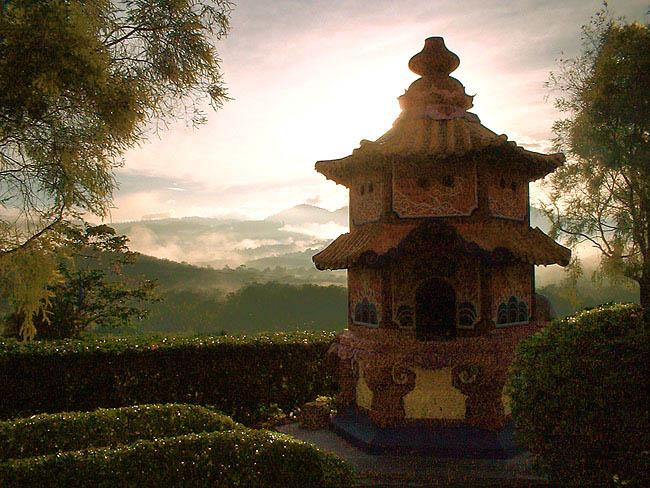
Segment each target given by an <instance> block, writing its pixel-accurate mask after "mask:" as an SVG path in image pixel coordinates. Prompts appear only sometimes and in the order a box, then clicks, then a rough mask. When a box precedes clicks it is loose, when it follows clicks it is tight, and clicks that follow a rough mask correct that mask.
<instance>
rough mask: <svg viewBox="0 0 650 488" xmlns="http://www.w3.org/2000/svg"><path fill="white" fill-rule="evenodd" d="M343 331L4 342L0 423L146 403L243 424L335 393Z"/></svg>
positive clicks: (0, 343)
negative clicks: (331, 352)
mask: <svg viewBox="0 0 650 488" xmlns="http://www.w3.org/2000/svg"><path fill="white" fill-rule="evenodd" d="M334 337H335V334H334V333H331V332H330V333H328V332H320V333H318V332H311V333H308V332H294V333H288V334H287V333H285V334H259V335H254V336H197V337H177V338H170V337H162V338H161V337H144V336H133V337H122V338H97V339H86V340H65V341H31V342H18V341H16V340H12V339H7V340H3V341H0V398H2V402H1V403H0V418H10V417H14V416H18V415H28V414H32V413H37V412H61V411H69V410H91V409H93V408H97V407H117V406H126V405H133V404H138V403H167V402H178V403H193V404H200V405H214V406H215V407H216V408H218V409H219V410H221V411H224V412H226V413H227V414H229V415H233V416H234V417H235V418H236V419H238V420H240V421H254V420H256V419H255V418H254V417H255V415H256V412H258V410H259V408H260V406H262V405H269V404H272V403H275V404H277V405H278V407H279V408H281V409H282V410H283V411H285V412H291V411H294V410H295V409H296V408H298V407H299V406H300V405H302V404H303V403H305V402H307V401H309V400H312V399H313V398H315V397H316V396H318V395H320V394H329V393H332V392H333V391H334V379H333V377H334V371H333V370H331V369H328V367H327V366H326V363H325V361H324V358H325V356H326V354H327V350H328V348H329V347H330V345H331V343H332V341H333V340H334Z"/></svg>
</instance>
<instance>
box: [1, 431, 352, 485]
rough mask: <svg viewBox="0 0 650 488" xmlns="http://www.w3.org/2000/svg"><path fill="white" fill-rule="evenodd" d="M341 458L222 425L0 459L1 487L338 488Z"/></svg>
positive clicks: (345, 474) (344, 476)
mask: <svg viewBox="0 0 650 488" xmlns="http://www.w3.org/2000/svg"><path fill="white" fill-rule="evenodd" d="M352 481H353V475H352V471H351V470H350V467H349V465H348V464H347V463H346V462H345V461H343V460H341V459H340V458H338V457H336V456H334V455H333V454H329V453H327V452H324V451H320V450H318V449H316V448H314V447H312V446H311V445H309V444H305V443H302V442H299V441H296V440H294V439H291V438H289V437H287V436H283V435H281V434H277V433H272V432H268V431H246V432H241V431H227V432H211V433H204V434H189V435H185V436H179V437H173V438H167V439H160V440H154V441H139V442H137V443H135V444H132V445H129V446H119V447H115V448H103V449H96V450H89V451H74V452H66V453H62V454H56V455H49V456H41V457H34V458H26V459H18V460H13V461H9V462H5V463H0V486H11V487H13V488H23V487H24V488H27V487H30V488H31V487H34V486H48V487H53V488H57V487H66V488H75V487H93V488H95V487H107V488H115V487H116V486H129V487H145V486H146V487H165V488H167V487H172V486H173V487H192V488H194V487H196V488H201V487H217V486H218V487H220V488H229V487H249V488H262V487H264V488H271V487H273V488H289V487H296V488H298V487H300V488H307V487H309V488H339V487H340V488H345V487H351V486H352Z"/></svg>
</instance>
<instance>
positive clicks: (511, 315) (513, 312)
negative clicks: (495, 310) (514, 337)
mask: <svg viewBox="0 0 650 488" xmlns="http://www.w3.org/2000/svg"><path fill="white" fill-rule="evenodd" d="M518 319H519V302H518V301H517V298H516V297H514V296H512V297H510V300H508V323H511V324H512V323H514V322H517V320H518Z"/></svg>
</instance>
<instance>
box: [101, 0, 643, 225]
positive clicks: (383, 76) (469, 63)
mask: <svg viewBox="0 0 650 488" xmlns="http://www.w3.org/2000/svg"><path fill="white" fill-rule="evenodd" d="M601 6H602V0H535V1H532V0H402V1H388V0H347V1H343V0H311V1H308V0H274V1H266V0H237V1H236V5H235V7H234V10H233V12H232V16H231V29H230V32H229V35H228V37H227V38H225V39H223V40H221V41H219V42H218V44H217V48H218V51H219V55H220V57H221V60H222V63H221V67H222V70H223V75H224V80H225V83H226V86H227V90H228V93H229V96H230V97H231V98H232V100H231V101H228V102H226V104H225V105H224V107H223V108H222V109H220V110H218V111H216V112H213V111H210V112H208V114H207V115H208V121H207V123H206V124H204V125H202V126H200V127H199V128H198V129H191V128H187V127H186V125H185V123H183V122H179V123H178V124H176V125H172V126H171V127H170V128H169V129H168V130H163V131H161V132H160V133H159V134H158V135H151V136H150V137H149V138H148V140H147V141H145V142H144V143H142V144H141V145H140V146H139V147H137V148H134V149H132V150H130V151H128V152H127V153H126V154H125V156H124V167H123V168H120V169H119V170H118V171H117V174H116V176H117V181H118V184H119V189H118V190H117V192H116V193H115V199H114V205H115V208H113V209H112V211H111V217H110V220H111V221H113V222H122V221H128V220H139V219H141V218H155V217H184V216H202V217H220V216H223V217H235V218H248V219H259V218H264V217H266V216H268V215H270V214H273V213H275V212H278V211H280V210H283V209H286V208H290V207H292V206H294V205H298V204H302V203H308V204H312V205H318V206H321V207H323V208H327V209H329V210H334V209H336V208H340V207H341V206H343V205H346V204H347V198H348V196H347V189H345V188H344V187H342V186H340V185H336V184H334V183H333V182H331V181H327V180H326V179H325V177H324V176H322V175H320V174H318V173H317V172H316V171H315V170H314V163H315V162H316V161H318V160H323V159H334V158H340V157H344V156H347V155H348V154H350V153H351V152H352V150H353V149H354V148H356V147H358V145H359V141H360V140H361V139H370V140H374V139H376V138H378V137H379V136H381V135H382V134H383V133H384V132H386V131H387V130H388V129H390V127H391V125H392V123H393V121H394V120H395V119H396V118H397V116H398V115H399V112H400V109H399V105H398V102H397V97H398V96H400V95H401V94H403V93H404V90H405V89H406V88H408V86H409V85H410V84H411V83H412V82H413V81H414V80H415V79H416V78H417V75H415V74H413V73H412V72H411V71H409V69H408V67H407V63H408V60H409V59H410V58H411V56H413V55H414V54H416V53H417V52H419V51H420V50H421V49H422V47H423V46H424V40H425V39H426V38H427V37H431V36H442V37H444V39H445V43H446V45H447V47H448V48H449V49H450V50H451V51H453V52H455V53H456V54H457V55H458V56H459V57H460V67H459V68H458V69H457V70H456V71H455V72H454V73H453V74H452V76H454V77H455V78H457V79H458V80H460V81H461V82H462V83H463V84H464V85H465V88H466V92H467V93H468V94H470V95H475V98H474V107H473V108H472V109H471V112H473V113H476V114H477V115H478V116H479V117H480V119H481V122H482V123H483V124H484V125H485V126H486V127H488V128H489V129H491V130H493V131H494V132H496V133H498V134H507V135H508V137H509V139H510V140H514V141H516V142H517V143H518V144H520V145H522V146H524V147H526V148H528V149H531V150H537V151H549V150H550V139H551V138H552V131H551V125H552V123H553V121H554V120H556V119H557V118H559V116H560V114H559V113H558V112H557V111H556V110H555V108H554V107H553V103H552V96H551V98H550V99H549V100H546V98H547V97H546V95H548V91H547V90H546V88H545V87H544V82H545V81H547V79H548V76H549V72H550V71H552V70H553V69H555V68H556V67H557V59H558V58H559V57H561V56H575V55H576V54H578V53H579V52H580V26H582V25H583V24H586V23H588V22H589V19H590V16H591V15H593V14H594V13H595V12H596V11H597V10H598V9H599V8H600V7H601ZM609 7H610V11H612V12H613V13H614V14H615V15H624V16H625V17H626V18H627V20H638V21H644V20H645V17H644V15H645V13H646V12H647V11H648V9H649V8H650V2H648V0H612V1H610V2H609ZM551 95H552V94H551ZM540 195H541V193H540V191H539V184H535V186H534V187H533V190H532V200H533V201H534V200H535V198H537V197H539V196H540Z"/></svg>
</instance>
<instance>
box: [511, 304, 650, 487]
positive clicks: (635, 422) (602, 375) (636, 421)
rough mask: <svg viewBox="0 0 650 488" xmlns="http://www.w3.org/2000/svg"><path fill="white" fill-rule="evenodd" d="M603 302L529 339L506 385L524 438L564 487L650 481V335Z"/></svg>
mask: <svg viewBox="0 0 650 488" xmlns="http://www.w3.org/2000/svg"><path fill="white" fill-rule="evenodd" d="M642 315H643V313H642V310H641V308H640V307H638V306H634V305H613V306H603V307H599V308H597V309H594V310H590V311H585V312H581V313H578V314H576V315H574V316H572V317H569V318H566V319H564V320H559V321H555V322H553V323H551V324H550V325H549V326H548V327H546V328H545V329H544V330H543V331H542V332H540V333H539V334H536V335H535V336H533V337H531V338H529V339H527V340H524V341H522V343H521V344H520V345H519V347H518V349H517V352H516V355H515V358H514V361H513V363H512V366H511V369H510V376H509V380H508V383H507V385H506V388H507V393H508V395H509V396H510V398H511V405H512V414H513V417H514V419H515V423H516V428H517V433H518V435H519V441H520V443H521V444H523V445H524V446H526V447H527V448H528V449H530V450H531V451H532V452H533V453H534V454H535V455H536V460H537V466H538V468H539V470H540V471H541V472H542V473H543V474H545V475H547V476H548V477H549V478H551V480H552V481H554V482H556V483H557V485H558V486H627V487H628V488H631V487H633V486H634V487H641V486H650V469H649V468H650V421H649V418H648V405H649V404H650V399H649V396H648V391H649V390H650V384H649V383H650V376H649V375H648V357H650V333H649V332H648V328H647V326H645V325H644V322H643V318H642Z"/></svg>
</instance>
